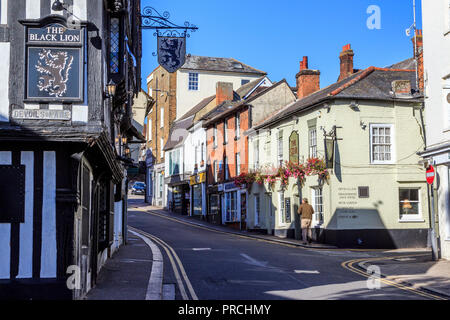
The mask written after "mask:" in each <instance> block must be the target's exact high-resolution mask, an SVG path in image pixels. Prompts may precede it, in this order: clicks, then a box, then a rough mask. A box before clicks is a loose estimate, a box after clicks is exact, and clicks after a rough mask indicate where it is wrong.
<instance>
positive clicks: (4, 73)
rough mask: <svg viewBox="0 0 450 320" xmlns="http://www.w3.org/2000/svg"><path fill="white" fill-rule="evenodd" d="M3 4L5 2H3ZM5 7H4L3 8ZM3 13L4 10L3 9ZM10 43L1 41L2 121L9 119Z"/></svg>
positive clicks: (0, 95)
mask: <svg viewBox="0 0 450 320" xmlns="http://www.w3.org/2000/svg"><path fill="white" fill-rule="evenodd" d="M2 4H3V2H2ZM2 9H3V8H2ZM2 14H3V10H2ZM10 48H11V46H10V44H9V43H7V42H4V43H0V57H2V63H0V83H1V84H2V85H1V86H0V122H2V121H3V122H8V121H9V54H10Z"/></svg>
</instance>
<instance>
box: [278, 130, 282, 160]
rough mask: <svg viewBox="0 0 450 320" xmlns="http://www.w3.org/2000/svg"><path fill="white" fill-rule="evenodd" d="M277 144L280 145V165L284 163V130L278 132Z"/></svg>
mask: <svg viewBox="0 0 450 320" xmlns="http://www.w3.org/2000/svg"><path fill="white" fill-rule="evenodd" d="M277 145H278V162H279V164H280V166H282V165H283V131H278V133H277Z"/></svg>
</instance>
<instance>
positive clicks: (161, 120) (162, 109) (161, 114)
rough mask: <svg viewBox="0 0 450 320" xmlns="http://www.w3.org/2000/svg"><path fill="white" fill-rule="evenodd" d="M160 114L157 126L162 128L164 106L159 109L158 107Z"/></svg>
mask: <svg viewBox="0 0 450 320" xmlns="http://www.w3.org/2000/svg"><path fill="white" fill-rule="evenodd" d="M160 116H161V119H160V121H159V122H160V125H159V127H160V128H164V107H161V109H160Z"/></svg>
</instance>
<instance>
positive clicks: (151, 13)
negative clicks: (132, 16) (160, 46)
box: [141, 7, 198, 38]
mask: <svg viewBox="0 0 450 320" xmlns="http://www.w3.org/2000/svg"><path fill="white" fill-rule="evenodd" d="M142 13H143V14H141V27H142V29H150V30H156V31H155V33H154V35H155V36H159V37H182V38H184V37H188V38H189V37H190V34H189V32H195V31H196V30H198V28H197V26H195V25H193V24H191V23H189V22H188V21H186V22H185V23H184V26H180V25H177V24H175V23H173V22H171V21H170V20H169V19H170V13H169V12H167V11H165V12H164V13H163V14H160V13H159V12H158V11H157V10H156V9H155V8H153V7H145V8H144V10H143V11H142Z"/></svg>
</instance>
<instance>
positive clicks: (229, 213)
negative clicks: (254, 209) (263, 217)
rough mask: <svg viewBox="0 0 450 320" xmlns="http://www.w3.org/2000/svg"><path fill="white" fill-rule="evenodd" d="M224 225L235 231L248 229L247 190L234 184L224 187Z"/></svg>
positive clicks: (227, 184) (226, 184)
mask: <svg viewBox="0 0 450 320" xmlns="http://www.w3.org/2000/svg"><path fill="white" fill-rule="evenodd" d="M222 211H223V213H224V214H223V215H222V224H224V225H227V226H229V227H231V228H234V229H240V230H245V229H246V228H247V190H246V189H245V186H244V188H240V187H238V186H237V185H236V184H235V183H234V182H231V183H225V184H224V185H223V195H222Z"/></svg>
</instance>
